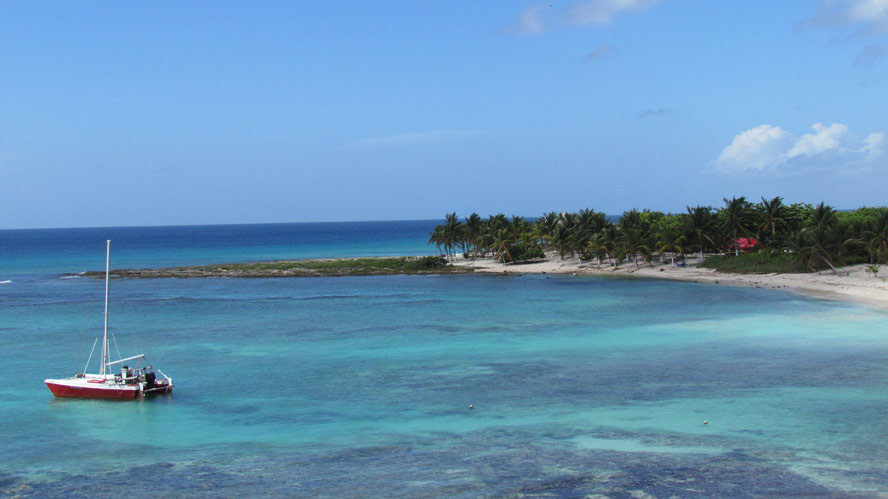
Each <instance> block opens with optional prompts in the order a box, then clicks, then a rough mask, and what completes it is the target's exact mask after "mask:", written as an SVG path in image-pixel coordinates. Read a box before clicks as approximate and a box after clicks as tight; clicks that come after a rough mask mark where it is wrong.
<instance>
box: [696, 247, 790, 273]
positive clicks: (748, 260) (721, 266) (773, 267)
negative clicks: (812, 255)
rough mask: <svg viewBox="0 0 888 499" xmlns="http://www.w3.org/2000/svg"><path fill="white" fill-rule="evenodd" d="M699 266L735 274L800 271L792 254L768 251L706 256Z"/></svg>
mask: <svg viewBox="0 0 888 499" xmlns="http://www.w3.org/2000/svg"><path fill="white" fill-rule="evenodd" d="M700 267H702V268H707V269H715V270H717V271H719V272H732V273H735V274H773V273H780V274H791V273H796V272H801V270H800V268H799V266H798V265H796V263H795V262H794V259H793V257H792V255H789V254H780V253H770V252H767V251H761V252H758V253H742V254H740V255H737V256H735V255H732V254H726V255H714V256H711V257H709V258H707V259H706V260H705V261H704V262H703V263H701V264H700Z"/></svg>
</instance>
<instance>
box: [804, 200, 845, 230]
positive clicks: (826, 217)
mask: <svg viewBox="0 0 888 499" xmlns="http://www.w3.org/2000/svg"><path fill="white" fill-rule="evenodd" d="M838 220H839V219H838V217H837V216H836V210H835V209H833V207H832V206H829V205H828V204H825V203H823V202H822V201H821V202H820V204H818V205H817V206H815V207H814V210H813V211H812V212H811V218H810V220H809V221H808V226H809V227H832V226H833V225H835V224H836V223H838Z"/></svg>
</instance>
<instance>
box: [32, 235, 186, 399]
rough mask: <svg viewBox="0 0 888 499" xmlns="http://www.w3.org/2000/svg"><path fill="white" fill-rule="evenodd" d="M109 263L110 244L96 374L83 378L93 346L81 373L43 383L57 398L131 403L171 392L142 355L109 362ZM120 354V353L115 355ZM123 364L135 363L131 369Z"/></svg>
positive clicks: (170, 386) (167, 382) (170, 382)
mask: <svg viewBox="0 0 888 499" xmlns="http://www.w3.org/2000/svg"><path fill="white" fill-rule="evenodd" d="M110 262H111V241H110V240H109V241H107V247H106V252H105V334H104V336H103V337H102V361H101V364H100V365H99V374H86V369H87V368H89V361H90V360H92V355H93V353H94V352H95V349H96V343H97V342H98V341H99V339H98V338H96V341H94V342H93V348H92V351H91V352H90V353H89V358H88V359H87V360H86V368H84V372H82V373H77V374H76V375H74V376H73V377H70V378H64V379H47V380H44V383H46V386H48V387H49V390H50V391H51V392H52V394H53V395H55V396H56V397H74V398H87V399H120V400H133V399H136V398H139V397H145V396H148V395H160V394H170V393H172V392H173V380H172V379H171V378H170V377H169V376H167V375H166V374H164V373H163V372H162V371H161V370H160V369H157V373H158V374H160V375H161V376H162V378H158V377H157V374H155V372H154V371H155V370H154V368H153V367H152V366H151V364H149V363H148V359H146V358H145V355H144V354H139V355H134V356H132V357H127V358H125V359H119V360H115V361H113V362H111V344H110V343H109V342H108V280H109V274H110V270H109V269H110ZM118 354H119V352H118ZM124 362H133V363H135V364H134V366H133V367H130V366H128V365H125V364H124ZM115 365H120V366H121V367H120V371H119V372H114V369H113V368H112V366H115Z"/></svg>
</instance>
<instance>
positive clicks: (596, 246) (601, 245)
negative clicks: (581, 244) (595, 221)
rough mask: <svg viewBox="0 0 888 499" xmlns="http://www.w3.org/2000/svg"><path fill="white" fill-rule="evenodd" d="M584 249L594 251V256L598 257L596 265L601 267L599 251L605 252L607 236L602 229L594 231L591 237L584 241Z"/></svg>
mask: <svg viewBox="0 0 888 499" xmlns="http://www.w3.org/2000/svg"><path fill="white" fill-rule="evenodd" d="M586 249H587V250H589V251H593V252H595V257H596V258H597V259H598V266H599V267H601V252H602V251H603V252H605V253H607V238H606V237H605V235H604V230H602V231H600V232H596V233H595V235H594V236H592V239H590V240H589V242H588V243H586Z"/></svg>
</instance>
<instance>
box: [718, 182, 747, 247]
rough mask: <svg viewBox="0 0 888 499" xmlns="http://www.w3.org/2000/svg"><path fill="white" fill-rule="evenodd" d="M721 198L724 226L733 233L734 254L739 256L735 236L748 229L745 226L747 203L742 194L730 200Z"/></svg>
mask: <svg viewBox="0 0 888 499" xmlns="http://www.w3.org/2000/svg"><path fill="white" fill-rule="evenodd" d="M723 199H724V201H725V207H724V208H722V214H723V216H724V218H725V228H726V229H727V230H728V231H730V232H731V233H732V234H733V236H734V237H733V238H732V240H731V242H732V243H733V245H734V255H735V256H739V255H740V247H739V245H738V244H737V236H738V234H743V233H744V232H747V231H748V229H747V226H748V224H749V219H750V216H749V215H750V214H749V203H748V202H747V201H746V197H744V196H740V197H739V198H737V197H733V198H731V199H730V200H728V198H723Z"/></svg>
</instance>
